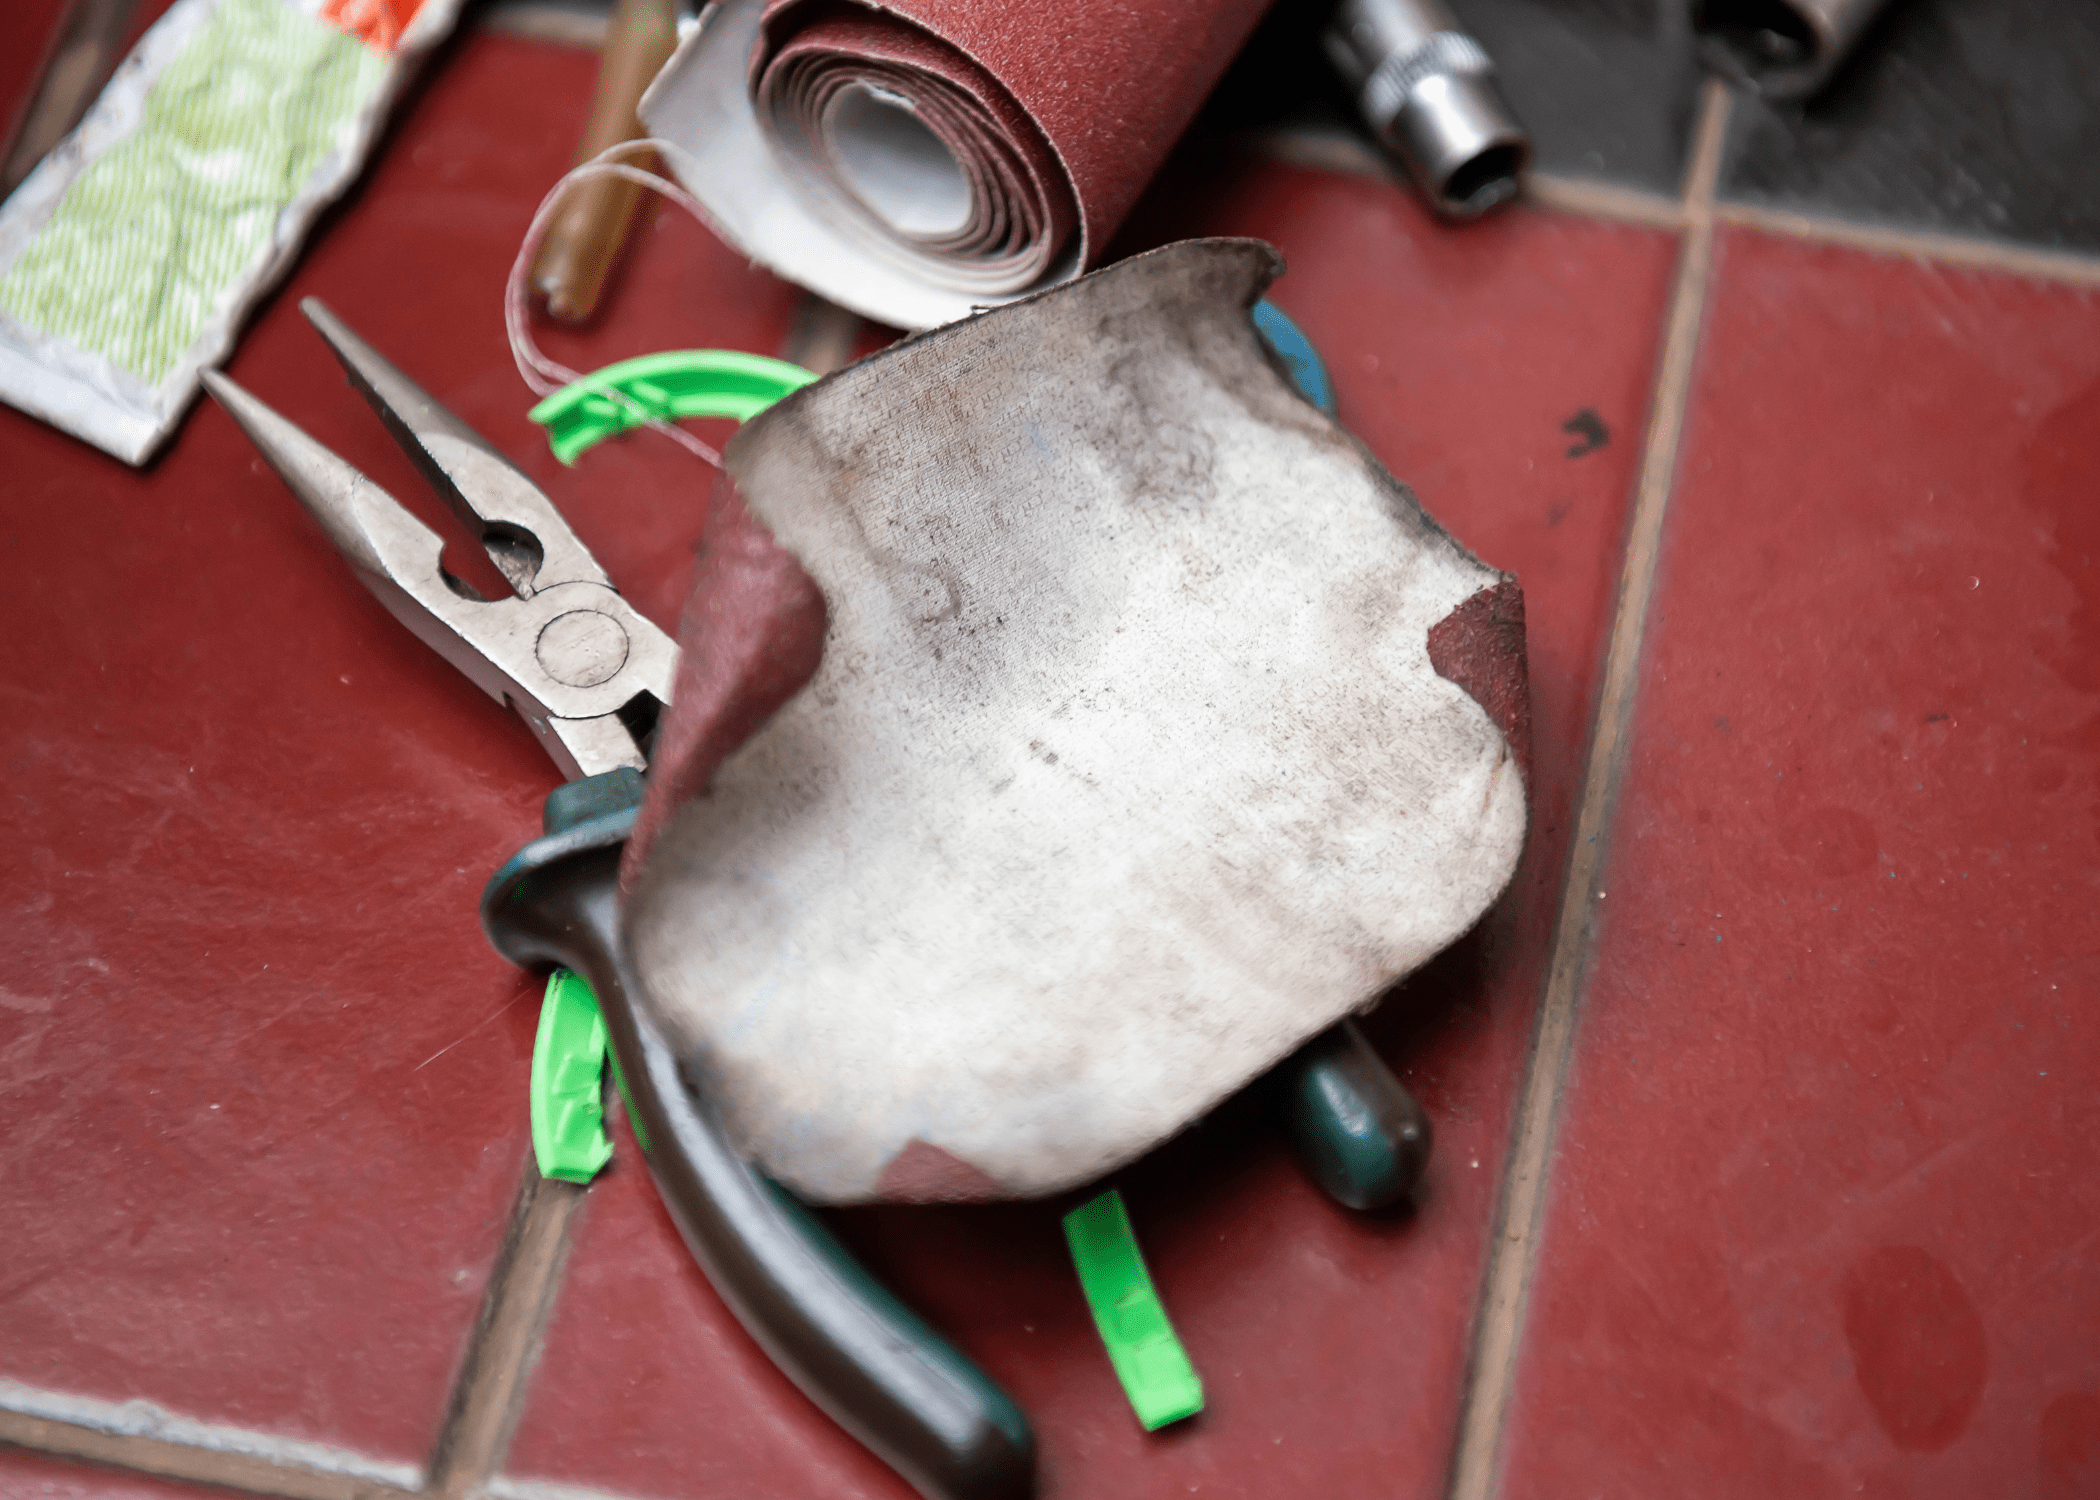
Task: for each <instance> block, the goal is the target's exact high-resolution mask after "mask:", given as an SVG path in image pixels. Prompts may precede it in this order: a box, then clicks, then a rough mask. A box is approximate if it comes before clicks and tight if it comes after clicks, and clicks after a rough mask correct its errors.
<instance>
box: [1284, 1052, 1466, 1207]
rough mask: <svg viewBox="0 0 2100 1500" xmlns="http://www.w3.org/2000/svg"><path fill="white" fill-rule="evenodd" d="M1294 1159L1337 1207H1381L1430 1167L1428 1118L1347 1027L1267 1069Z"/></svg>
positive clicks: (1404, 1193) (1395, 1200)
mask: <svg viewBox="0 0 2100 1500" xmlns="http://www.w3.org/2000/svg"><path fill="white" fill-rule="evenodd" d="M1270 1078H1271V1081H1272V1084H1273V1086H1274V1087H1275V1089H1276V1091H1277V1094H1278V1096H1279V1097H1278V1102H1279V1104H1280V1105H1281V1106H1282V1109H1283V1118H1284V1124H1285V1127H1286V1128H1287V1129H1288V1130H1289V1131H1290V1135H1291V1143H1292V1144H1293V1145H1294V1146H1296V1147H1297V1149H1298V1159H1299V1160H1300V1161H1301V1162H1303V1163H1304V1164H1305V1168H1306V1170H1307V1171H1308V1172H1310V1173H1311V1174H1312V1177H1313V1180H1314V1181H1316V1182H1318V1183H1319V1184H1320V1186H1321V1187H1323V1188H1325V1189H1326V1190H1327V1192H1328V1194H1329V1195H1330V1196H1332V1197H1333V1198H1334V1199H1335V1201H1336V1202H1338V1203H1341V1204H1344V1205H1345V1206H1347V1207H1349V1208H1360V1209H1379V1208H1388V1207H1391V1206H1392V1205H1393V1204H1395V1203H1398V1202H1399V1201H1400V1200H1401V1199H1402V1198H1405V1197H1406V1196H1407V1195H1408V1194H1409V1193H1410V1192H1412V1191H1413V1190H1414V1186H1415V1183H1416V1182H1417V1181H1419V1180H1420V1179H1421V1176H1422V1169H1423V1168H1424V1167H1425V1166H1427V1165H1428V1163H1429V1145H1430V1129H1429V1116H1428V1115H1426V1114H1424V1113H1423V1112H1422V1106H1421V1105H1419V1104H1417V1103H1415V1100H1414V1096H1413V1095H1412V1094H1410V1093H1408V1091H1407V1090H1406V1088H1404V1087H1403V1086H1402V1085H1401V1083H1400V1080H1399V1079H1397V1078H1395V1077H1394V1076H1393V1073H1392V1070H1391V1069H1390V1068H1388V1067H1387V1066H1386V1065H1385V1063H1384V1062H1383V1061H1382V1060H1381V1059H1380V1058H1379V1056H1378V1054H1377V1053H1376V1052H1373V1051H1372V1050H1371V1044H1370V1043H1369V1042H1367V1041H1365V1040H1364V1037H1363V1033H1362V1032H1360V1031H1358V1030H1357V1029H1356V1024H1355V1023H1354V1022H1353V1021H1343V1022H1340V1023H1339V1024H1337V1025H1334V1026H1330V1027H1328V1028H1327V1030H1325V1031H1323V1032H1321V1033H1320V1034H1319V1035H1318V1036H1316V1037H1314V1038H1313V1039H1312V1040H1311V1041H1309V1042H1307V1043H1306V1044H1305V1045H1304V1046H1302V1047H1300V1048H1299V1049H1298V1050H1297V1051H1296V1052H1293V1053H1292V1054H1291V1055H1290V1056H1289V1057H1287V1058H1285V1059H1284V1060H1283V1061H1282V1062H1280V1063H1278V1064H1277V1065H1276V1067H1275V1068H1274V1069H1273V1070H1271V1073H1270Z"/></svg>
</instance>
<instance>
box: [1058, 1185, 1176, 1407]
mask: <svg viewBox="0 0 2100 1500" xmlns="http://www.w3.org/2000/svg"><path fill="white" fill-rule="evenodd" d="M1065 1243H1066V1244H1068V1245H1070V1246H1071V1249H1072V1264H1073V1265H1074V1266H1075V1267H1076V1268H1077V1269H1078V1271H1079V1285H1080V1289H1081V1290H1082V1291H1084V1292H1085V1293H1086V1304H1087V1308H1088V1310H1089V1311H1091V1312H1092V1313H1093V1315H1094V1327H1095V1328H1096V1329H1098V1330H1099V1331H1100V1334H1101V1342H1102V1343H1103V1344H1105V1345H1107V1346H1108V1362H1109V1363H1110V1364H1111V1365H1113V1366H1114V1367H1115V1371H1116V1378H1117V1379H1118V1380H1120V1381H1122V1382H1123V1394H1124V1395H1125V1396H1127V1397H1128V1398H1129V1399H1130V1408H1131V1410H1132V1411H1134V1412H1136V1413H1137V1419H1138V1421H1139V1423H1140V1424H1141V1425H1142V1426H1143V1427H1144V1429H1145V1430H1146V1431H1147V1432H1152V1431H1154V1430H1156V1429H1158V1428H1161V1427H1164V1426H1166V1425H1167V1424H1168V1423H1169V1422H1178V1421H1180V1420H1181V1419H1182V1418H1183V1417H1193V1416H1194V1415H1195V1414H1196V1413H1197V1412H1199V1411H1201V1410H1203V1382H1202V1380H1200V1379H1199V1378H1198V1377H1197V1375H1196V1368H1195V1366H1193V1365H1191V1364H1190V1363H1189V1356H1188V1351H1187V1350H1185V1349H1183V1348H1182V1347H1181V1340H1180V1339H1178V1338H1176V1337H1175V1336H1174V1325H1173V1324H1172V1323H1170V1322H1168V1321H1167V1310H1166V1308H1165V1307H1164V1306H1162V1305H1161V1304H1160V1300H1159V1293H1158V1292H1157V1291H1155V1290H1153V1286H1152V1275H1151V1273H1150V1272H1149V1271H1147V1270H1146V1269H1145V1257H1144V1256H1143V1255H1142V1254H1141V1253H1140V1252H1139V1250H1138V1243H1137V1236H1136V1235H1135V1234H1134V1233H1132V1232H1131V1228H1130V1214H1129V1212H1128V1211H1127V1210H1126V1209H1125V1208H1124V1207H1123V1195H1122V1194H1121V1193H1119V1192H1117V1191H1116V1190H1115V1189H1114V1188H1110V1189H1109V1190H1108V1191H1107V1192H1105V1193H1103V1194H1101V1195H1100V1196H1099V1197H1097V1198H1091V1199H1089V1200H1088V1201H1087V1202H1085V1203H1082V1204H1081V1205H1080V1206H1079V1207H1077V1208H1075V1209H1073V1210H1072V1211H1071V1212H1070V1213H1068V1214H1066V1215H1065Z"/></svg>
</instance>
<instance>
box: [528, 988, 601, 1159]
mask: <svg viewBox="0 0 2100 1500" xmlns="http://www.w3.org/2000/svg"><path fill="white" fill-rule="evenodd" d="M605 1055H606V1043H605V1018H604V1017H603V1016H601V1015H599V1014H598V997H597V996H596V995H594V994H592V993H591V986H590V982H589V981H588V980H586V979H585V978H584V977H583V976H582V975H581V974H574V973H571V972H570V971H569V970H567V969H556V970H555V971H554V972H553V973H552V974H551V975H549V976H548V978H547V998H546V999H545V1000H544V1001H542V1002H541V1004H540V1031H539V1036H538V1037H537V1038H535V1039H534V1041H533V1044H532V1154H533V1155H534V1156H535V1157H537V1158H538V1159H539V1164H540V1175H541V1176H542V1177H559V1178H560V1179H561V1180H562V1181H563V1182H589V1181H590V1180H591V1179H592V1178H593V1177H596V1176H597V1175H598V1169H599V1168H600V1167H602V1166H604V1165H605V1164H606V1162H608V1161H610V1160H611V1159H612V1142H611V1141H609V1140H607V1139H606V1137H605V1111H604V1108H603V1106H602V1105H601V1104H600V1103H599V1094H600V1082H599V1081H600V1080H601V1079H602V1078H603V1077H604V1075H605Z"/></svg>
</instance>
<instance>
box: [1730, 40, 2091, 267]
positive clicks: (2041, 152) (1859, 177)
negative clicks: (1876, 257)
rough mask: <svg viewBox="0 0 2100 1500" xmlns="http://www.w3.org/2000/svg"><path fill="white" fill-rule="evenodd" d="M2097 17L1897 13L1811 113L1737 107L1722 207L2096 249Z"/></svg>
mask: <svg viewBox="0 0 2100 1500" xmlns="http://www.w3.org/2000/svg"><path fill="white" fill-rule="evenodd" d="M2096 76H2100V9H2096V8H2095V7H2093V6H2090V5H2057V4H2052V3H2051V0H1992V3H1988V4H1983V3H1977V0H1895V3H1893V4H1891V5H1890V7H1889V9H1888V12H1887V14H1886V15H1885V16H1884V17H1883V18H1882V20H1881V22H1880V23H1879V24H1877V25H1876V26H1875V28H1874V29H1873V30H1872V31H1871V32H1869V33H1868V35H1867V36H1866V37H1865V38H1864V39H1863V40H1862V42H1861V43H1860V47H1859V50H1858V51H1857V52H1856V53H1855V54H1854V57H1853V59H1852V61H1851V63H1850V64H1849V65H1848V67H1847V68H1846V70H1845V72H1844V73H1843V74H1841V75H1840V76H1839V77H1838V78H1837V79H1835V80H1833V82H1832V84H1831V86H1830V88H1829V89H1828V90H1827V91H1826V92H1825V93H1824V94H1823V95H1822V96H1820V97H1819V98H1817V99H1816V100H1814V101H1813V102H1812V103H1811V104H1810V105H1809V106H1807V108H1806V109H1803V108H1800V107H1793V108H1775V107H1773V106H1769V105H1764V104H1760V103H1757V102H1755V101H1751V100H1744V101H1742V102H1741V103H1740V104H1739V106H1738V108H1737V111H1736V115H1735V120H1734V122H1733V129H1732V130H1731V132H1730V136H1731V139H1730V144H1729V156H1728V163H1727V167H1726V170H1725V173H1724V177H1723V181H1722V194H1723V196H1724V197H1728V198H1734V199H1740V200H1743V201H1748V202H1755V203H1764V204H1772V205H1776V206H1779V207H1784V208H1790V209H1801V210H1808V211H1811V212H1821V213H1830V214H1836V215H1839V216H1841V217H1844V218H1849V219H1856V220H1863V221H1870V222H1874V223H1881V224H1891V225H1899V226H1904V227H1911V228H1920V229H1929V230H1936V231H1946V232H1952V233H1961V234H1980V235H1989V236H1993V237H1997V238H2004V239H2010V240H2018V241H2021V242H2024V243H2028V244H2035V245H2044V246H2052V247H2061V248H2068V249H2084V250H2100V116H2096V114H2095V112H2094V110H2093V108H2092V102H2093V80H2094V78H2095V77H2096Z"/></svg>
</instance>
